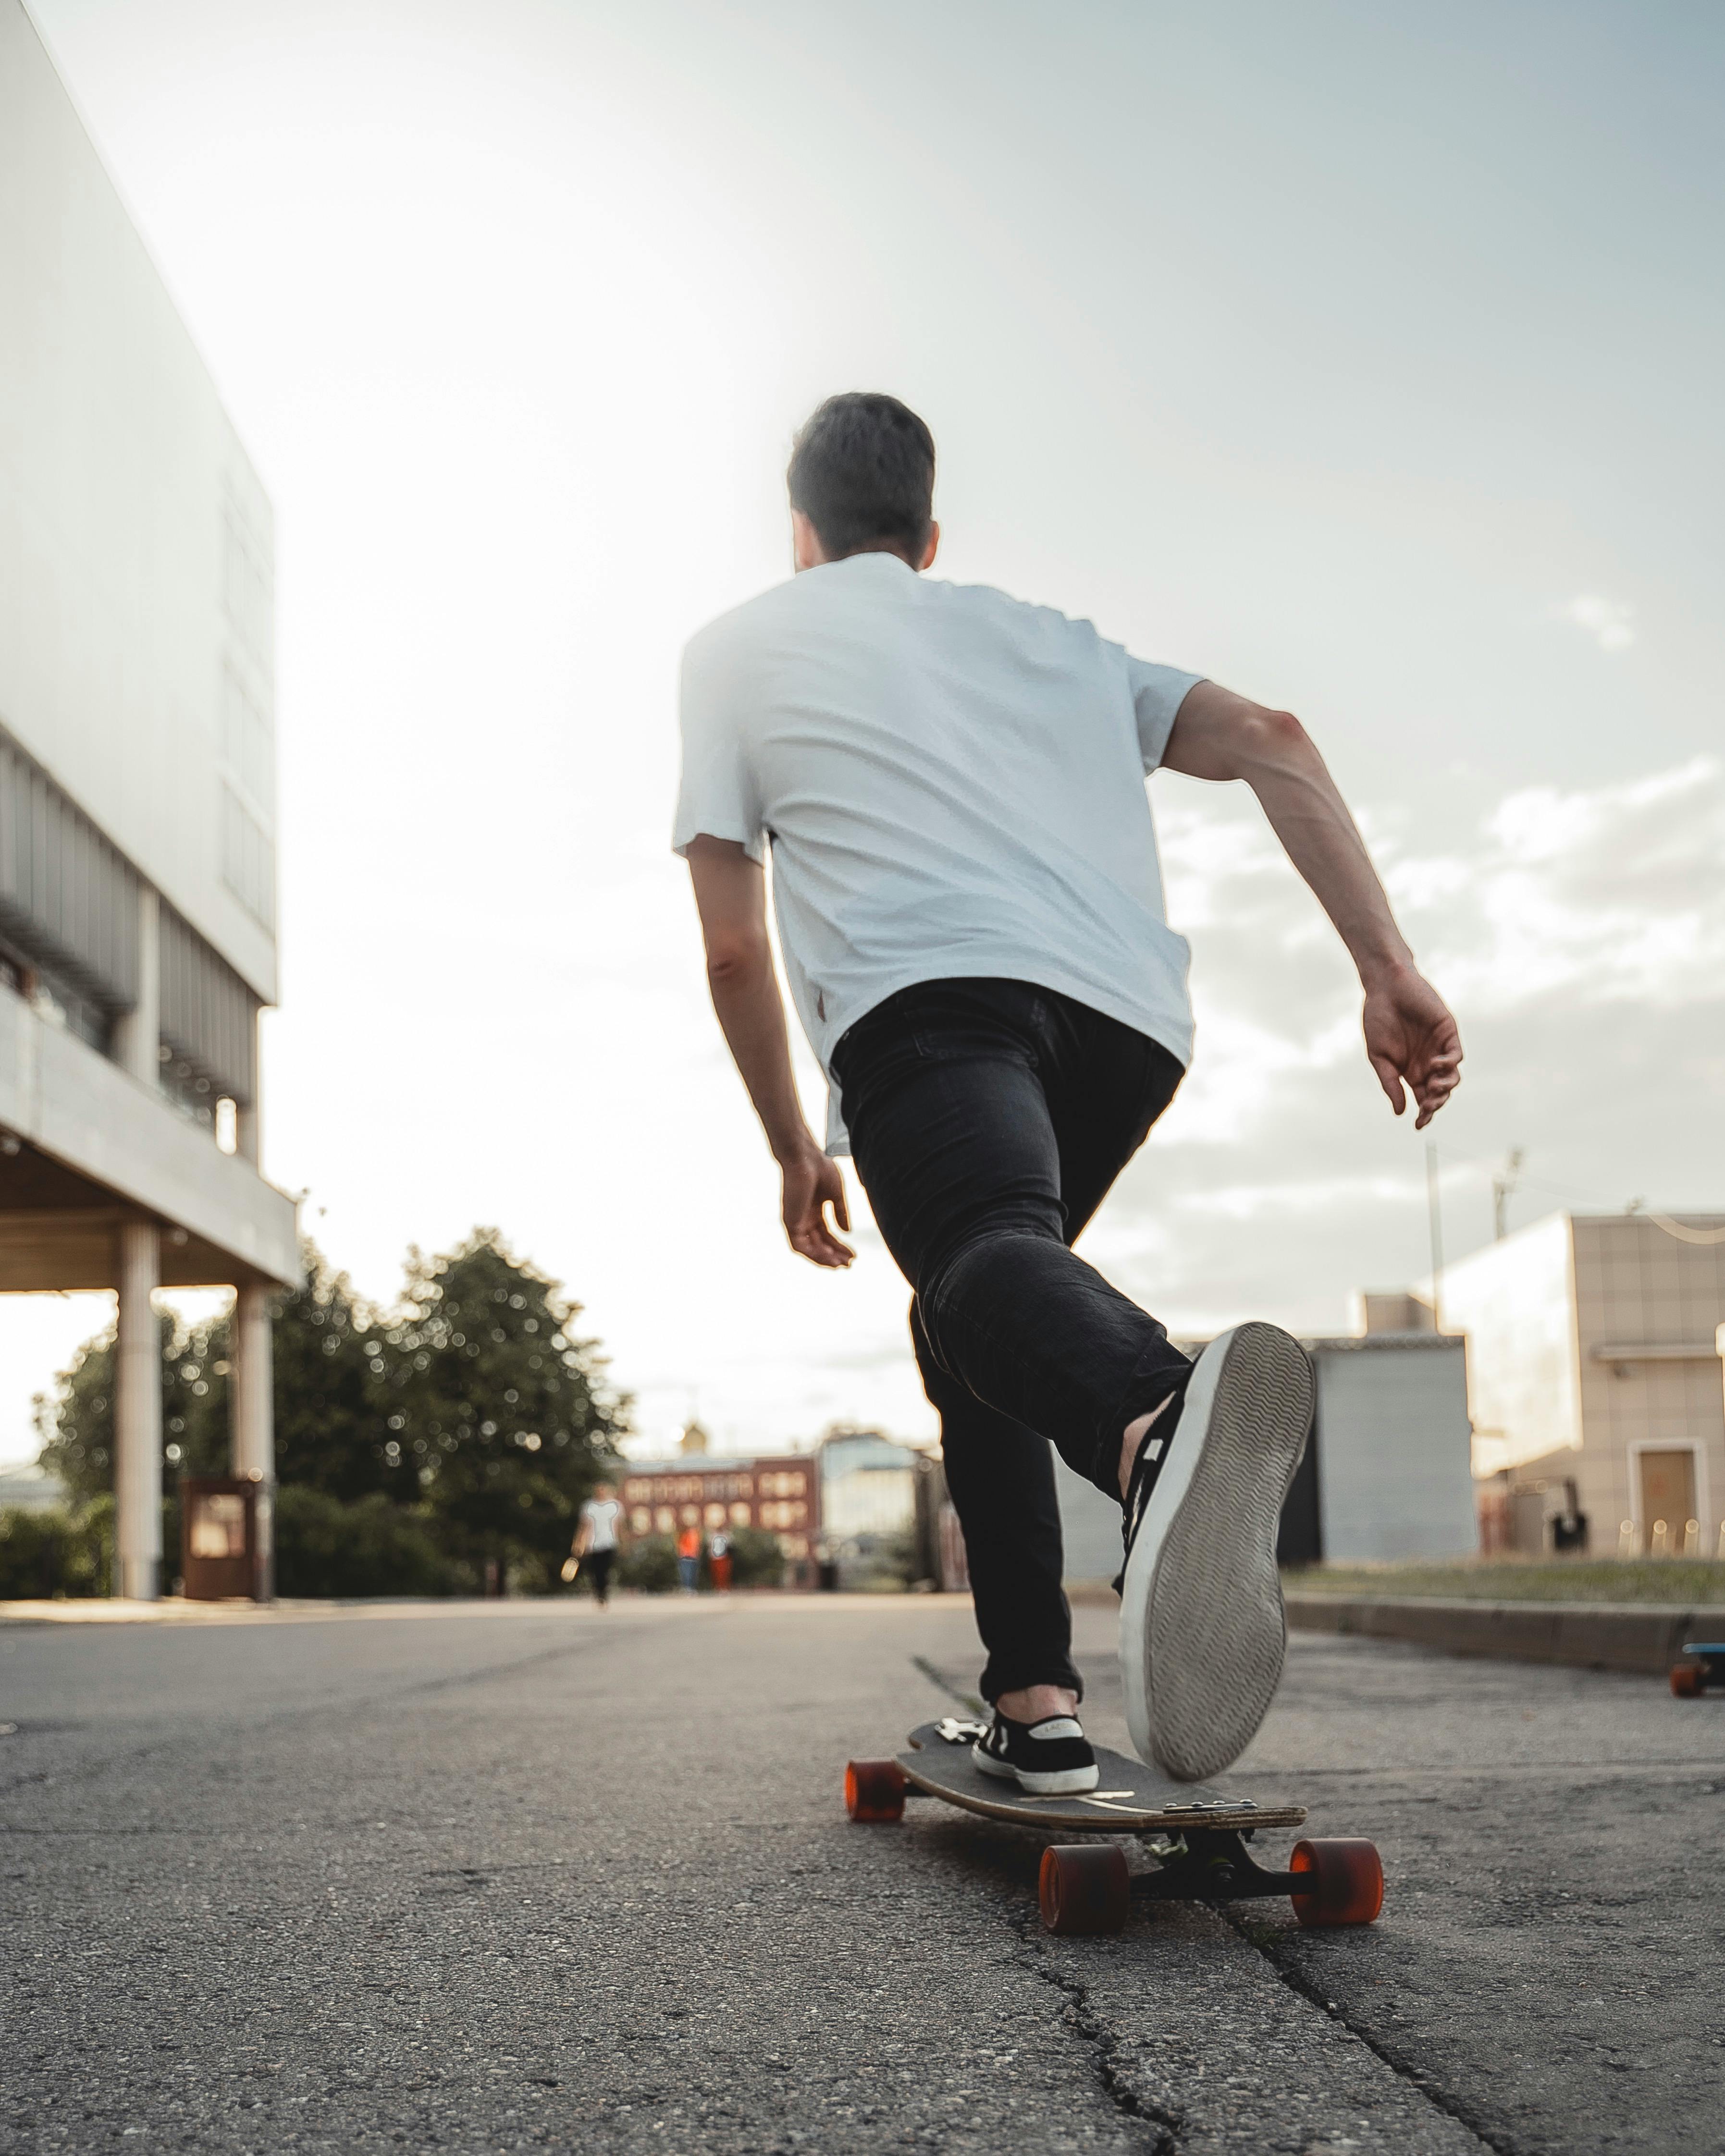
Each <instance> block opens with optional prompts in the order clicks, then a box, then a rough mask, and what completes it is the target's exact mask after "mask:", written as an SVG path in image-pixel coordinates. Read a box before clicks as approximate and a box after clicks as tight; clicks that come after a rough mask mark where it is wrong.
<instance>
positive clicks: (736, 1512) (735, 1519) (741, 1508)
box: [731, 1498, 749, 1527]
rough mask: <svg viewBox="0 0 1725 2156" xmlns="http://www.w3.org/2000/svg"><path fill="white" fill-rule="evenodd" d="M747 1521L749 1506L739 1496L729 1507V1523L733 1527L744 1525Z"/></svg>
mask: <svg viewBox="0 0 1725 2156" xmlns="http://www.w3.org/2000/svg"><path fill="white" fill-rule="evenodd" d="M748 1523H749V1508H748V1507H747V1505H745V1504H744V1503H743V1501H742V1499H741V1498H739V1499H738V1500H737V1502H736V1503H735V1504H734V1505H733V1506H732V1507H731V1524H732V1527H747V1525H748Z"/></svg>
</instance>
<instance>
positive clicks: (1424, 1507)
mask: <svg viewBox="0 0 1725 2156" xmlns="http://www.w3.org/2000/svg"><path fill="white" fill-rule="evenodd" d="M1426 1342H1427V1337H1425V1336H1420V1335H1414V1336H1412V1340H1411V1342H1410V1343H1409V1344H1407V1345H1403V1344H1399V1343H1398V1344H1394V1345H1392V1344H1389V1339H1388V1337H1383V1336H1380V1341H1378V1342H1373V1341H1369V1340H1361V1341H1358V1342H1333V1341H1320V1342H1317V1343H1316V1346H1315V1348H1314V1353H1313V1360H1314V1361H1315V1363H1316V1364H1317V1434H1318V1448H1317V1490H1318V1506H1319V1515H1320V1518H1321V1521H1322V1534H1323V1554H1324V1558H1325V1561H1326V1562H1327V1563H1337V1564H1340V1563H1350V1562H1353V1563H1358V1562H1368V1563H1374V1562H1384V1561H1386V1560H1388V1559H1391V1558H1414V1557H1429V1558H1446V1557H1468V1556H1471V1555H1472V1554H1473V1553H1475V1552H1476V1550H1477V1549H1478V1548H1479V1527H1478V1522H1477V1520H1476V1514H1475V1509H1474V1493H1473V1476H1472V1473H1471V1466H1470V1460H1469V1436H1470V1432H1469V1429H1468V1418H1467V1358H1466V1349H1465V1348H1464V1347H1463V1345H1462V1343H1461V1342H1460V1341H1459V1340H1457V1341H1455V1342H1453V1343H1450V1342H1435V1341H1432V1342H1430V1344H1426Z"/></svg>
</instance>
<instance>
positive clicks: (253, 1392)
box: [228, 1287, 275, 1602]
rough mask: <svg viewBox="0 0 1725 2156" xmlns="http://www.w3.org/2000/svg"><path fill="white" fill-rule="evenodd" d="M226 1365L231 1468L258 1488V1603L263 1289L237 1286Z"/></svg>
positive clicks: (263, 1546) (265, 1543) (268, 1495)
mask: <svg viewBox="0 0 1725 2156" xmlns="http://www.w3.org/2000/svg"><path fill="white" fill-rule="evenodd" d="M229 1331H230V1333H231V1336H232V1337H231V1339H230V1342H229V1346H228V1361H229V1363H231V1365H232V1366H233V1367H232V1373H231V1375H230V1376H229V1378H228V1399H229V1400H230V1402H231V1403H232V1409H231V1416H232V1421H231V1428H230V1441H231V1444H232V1446H233V1469H234V1474H235V1475H236V1476H244V1477H245V1479H246V1480H247V1481H253V1482H255V1483H257V1485H258V1486H259V1487H258V1551H259V1566H258V1599H259V1601H263V1602H267V1601H269V1600H270V1599H271V1598H272V1596H273V1595H274V1594H275V1521H274V1517H273V1514H274V1509H275V1508H274V1504H273V1500H274V1497H275V1365H274V1357H273V1344H272V1342H271V1340H270V1295H269V1291H268V1290H267V1289H266V1288H261V1287H243V1288H240V1289H239V1291H237V1292H236V1294H235V1296H234V1317H233V1319H232V1322H231V1324H230V1327H229Z"/></svg>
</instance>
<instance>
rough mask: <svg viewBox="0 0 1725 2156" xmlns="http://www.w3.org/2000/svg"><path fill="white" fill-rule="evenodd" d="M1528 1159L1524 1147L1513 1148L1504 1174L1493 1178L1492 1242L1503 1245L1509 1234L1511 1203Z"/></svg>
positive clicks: (1504, 1164)
mask: <svg viewBox="0 0 1725 2156" xmlns="http://www.w3.org/2000/svg"><path fill="white" fill-rule="evenodd" d="M1526 1158H1527V1148H1526V1147H1524V1146H1512V1147H1511V1148H1510V1153H1509V1158H1508V1159H1507V1161H1505V1163H1503V1172H1502V1174H1500V1175H1494V1176H1493V1177H1492V1178H1491V1240H1493V1241H1494V1242H1497V1243H1501V1242H1502V1240H1503V1239H1504V1237H1505V1236H1506V1235H1507V1234H1508V1233H1509V1201H1510V1199H1512V1198H1513V1197H1514V1196H1515V1194H1516V1189H1517V1185H1518V1184H1519V1183H1520V1182H1521V1179H1522V1162H1523V1161H1524V1160H1525V1159H1526Z"/></svg>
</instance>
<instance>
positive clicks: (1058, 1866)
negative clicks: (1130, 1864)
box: [1036, 1841, 1132, 1938]
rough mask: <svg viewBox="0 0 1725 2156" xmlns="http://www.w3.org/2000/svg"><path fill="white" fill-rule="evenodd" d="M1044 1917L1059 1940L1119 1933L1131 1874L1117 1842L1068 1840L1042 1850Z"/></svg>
mask: <svg viewBox="0 0 1725 2156" xmlns="http://www.w3.org/2000/svg"><path fill="white" fill-rule="evenodd" d="M1036 1898H1037V1900H1038V1901H1039V1902H1040V1903H1041V1905H1042V1921H1043V1923H1044V1924H1045V1926H1046V1928H1048V1929H1049V1930H1050V1931H1051V1932H1054V1933H1058V1934H1059V1935H1060V1938H1090V1937H1094V1936H1095V1935H1096V1933H1100V1932H1117V1931H1118V1930H1119V1929H1120V1928H1121V1926H1122V1924H1123V1923H1125V1922H1126V1917H1127V1910H1128V1909H1130V1908H1131V1907H1132V1873H1131V1872H1130V1871H1128V1870H1127V1862H1126V1851H1124V1850H1123V1849H1122V1848H1121V1846H1120V1845H1119V1844H1118V1843H1117V1842H1113V1841H1105V1842H1094V1841H1081V1842H1067V1843H1065V1844H1062V1845H1056V1846H1055V1847H1053V1848H1050V1849H1045V1850H1044V1851H1043V1852H1042V1870H1041V1872H1040V1875H1039V1876H1038V1878H1037V1881H1036Z"/></svg>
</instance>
